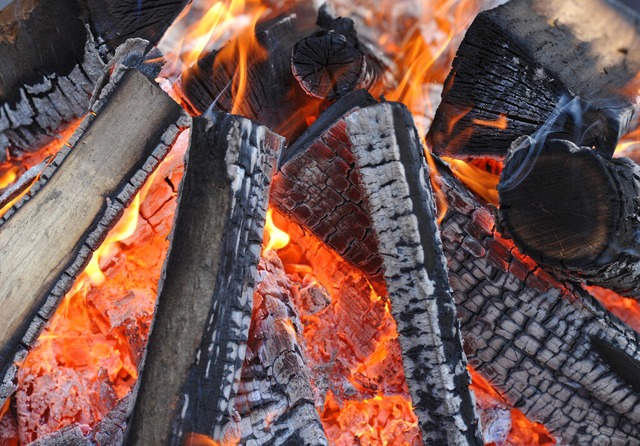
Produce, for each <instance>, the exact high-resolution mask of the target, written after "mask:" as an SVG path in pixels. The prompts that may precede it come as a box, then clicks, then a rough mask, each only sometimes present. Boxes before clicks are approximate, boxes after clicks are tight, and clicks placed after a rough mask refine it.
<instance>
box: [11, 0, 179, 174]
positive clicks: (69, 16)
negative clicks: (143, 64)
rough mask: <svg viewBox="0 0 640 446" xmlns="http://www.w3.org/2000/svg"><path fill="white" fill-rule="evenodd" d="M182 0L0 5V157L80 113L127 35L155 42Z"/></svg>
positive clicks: (29, 145)
mask: <svg viewBox="0 0 640 446" xmlns="http://www.w3.org/2000/svg"><path fill="white" fill-rule="evenodd" d="M186 3H187V1H186V0H162V1H159V2H153V4H146V3H144V4H143V3H142V2H139V1H136V0H108V1H101V0H100V1H99V0H89V1H80V0H61V1H56V2H50V1H46V0H28V1H19V0H14V1H12V2H10V3H9V4H8V5H7V6H6V7H4V9H2V10H0V29H1V30H3V31H2V33H0V34H1V37H0V60H2V64H0V162H2V161H4V160H5V158H6V153H7V151H8V152H9V153H10V155H11V156H13V157H15V156H19V155H20V154H21V153H23V152H25V151H29V150H35V149H37V148H38V147H39V146H41V145H42V144H44V143H47V142H49V141H51V140H52V138H53V136H55V134H56V133H58V130H59V129H61V128H64V126H65V125H67V124H68V123H70V122H72V121H74V120H77V119H80V118H82V117H83V116H84V115H85V113H87V111H88V108H89V99H90V98H91V94H92V91H93V88H94V85H95V83H96V81H97V80H98V78H99V77H100V76H101V74H102V72H103V68H104V65H105V63H106V62H107V61H108V60H109V59H110V58H111V56H113V54H114V52H115V49H116V48H117V47H118V46H119V45H120V44H122V43H123V42H124V41H125V40H126V39H127V38H132V37H136V38H142V39H145V40H147V41H149V42H150V43H151V44H155V43H157V41H158V40H159V39H160V37H161V36H162V34H163V33H164V31H165V30H166V29H167V28H168V27H169V25H170V24H171V22H172V21H173V19H174V18H175V17H176V16H177V15H178V13H179V12H180V10H181V9H182V8H183V7H184V5H185V4H186Z"/></svg>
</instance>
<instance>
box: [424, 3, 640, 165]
mask: <svg viewBox="0 0 640 446" xmlns="http://www.w3.org/2000/svg"><path fill="white" fill-rule="evenodd" d="M616 3H619V2H616ZM638 72H640V18H638V17H637V16H635V17H634V16H633V15H630V14H628V13H626V10H625V9H622V8H618V7H616V5H614V4H613V3H612V2H607V1H606V0H586V1H584V2H579V3H578V2H567V1H564V0H514V1H510V2H508V3H507V4H505V5H502V6H499V7H497V8H495V9H492V10H489V11H485V12H482V13H480V14H479V15H478V16H477V17H476V19H475V20H474V22H473V24H472V25H471V27H470V28H469V30H468V31H467V33H466V36H465V38H464V40H463V41H462V43H461V45H460V48H459V49H458V52H457V55H456V58H455V59H454V61H453V67H452V70H451V73H450V74H449V77H448V78H447V81H446V82H445V89H444V91H443V94H442V103H441V104H440V106H439V107H438V110H437V112H436V115H435V118H434V120H433V124H432V126H431V128H430V130H429V133H428V135H427V141H428V144H429V146H430V147H432V149H433V151H434V152H435V153H437V154H444V155H447V156H457V157H465V156H474V155H482V156H485V155H489V156H500V157H501V156H504V155H506V152H507V150H508V149H509V146H510V144H511V142H512V141H514V140H515V139H516V138H517V137H519V136H522V135H532V134H533V133H534V132H535V131H536V130H537V129H538V128H539V127H540V126H541V125H542V124H543V123H545V121H547V119H548V118H549V117H550V116H551V115H552V114H553V112H554V110H555V109H556V108H558V107H559V106H561V105H562V104H564V103H568V102H570V100H571V99H572V98H580V100H581V102H582V105H581V109H582V110H581V116H578V117H577V119H573V118H570V119H563V120H560V121H564V122H563V124H562V125H561V126H560V128H556V129H555V131H556V132H557V133H558V134H559V135H560V136H562V137H563V139H569V140H571V141H572V142H574V143H576V144H578V145H583V146H588V147H592V146H594V147H596V148H597V149H598V150H601V151H603V152H604V153H607V154H608V155H610V154H612V153H613V150H614V149H615V146H616V143H617V141H618V139H619V138H620V137H621V136H622V134H623V133H624V132H625V130H626V129H627V127H628V125H629V123H630V122H631V120H632V117H633V114H634V112H635V111H636V110H637V107H638V100H637V88H635V89H632V90H635V91H632V92H628V93H625V92H624V91H623V90H624V89H625V87H628V84H629V83H630V82H632V81H633V79H634V77H635V76H636V75H637V73H638ZM562 113H563V114H565V115H570V114H571V110H570V108H564V109H563V110H562Z"/></svg>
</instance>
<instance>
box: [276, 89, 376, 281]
mask: <svg viewBox="0 0 640 446" xmlns="http://www.w3.org/2000/svg"><path fill="white" fill-rule="evenodd" d="M374 103H375V100H374V99H373V98H372V97H371V96H370V95H369V94H367V93H366V92H365V91H364V90H359V91H356V92H353V93H351V94H349V95H347V96H345V97H344V98H342V99H340V100H339V101H337V102H336V103H335V104H333V105H332V106H331V107H330V108H329V109H327V110H326V111H325V112H324V113H323V114H321V115H320V117H319V118H318V119H317V120H316V121H315V122H314V123H313V124H312V125H311V127H309V129H308V130H307V131H306V132H305V133H303V134H302V136H300V138H299V139H298V140H297V141H296V142H295V143H294V144H293V145H292V146H291V147H289V148H288V149H287V151H286V152H285V154H284V156H283V157H282V160H281V165H280V170H279V171H278V173H277V174H276V175H275V177H274V180H273V188H272V191H271V200H272V201H273V203H274V204H275V206H276V207H277V208H278V209H279V210H280V211H281V212H283V213H284V214H285V215H286V216H287V217H289V218H291V219H292V220H293V221H295V222H296V223H299V224H301V225H302V226H304V227H305V228H308V229H309V230H310V231H311V232H313V234H315V235H316V236H317V237H318V238H320V239H322V240H323V241H324V242H325V243H326V244H327V245H329V246H331V247H332V248H333V249H334V250H336V251H337V252H338V253H339V254H340V255H341V256H342V257H344V258H345V259H346V260H347V261H349V262H351V263H352V264H354V265H355V266H357V267H358V268H360V269H361V270H362V271H363V272H364V273H365V274H367V275H368V276H369V278H370V279H371V280H372V282H374V286H376V284H379V283H381V282H382V258H381V257H380V255H379V254H378V252H377V250H376V246H377V241H376V239H375V235H374V234H373V232H372V231H371V230H370V229H369V226H368V223H369V221H370V220H369V217H368V215H367V211H366V209H365V208H364V207H363V206H362V204H363V195H362V191H361V190H360V179H359V173H358V172H357V169H355V160H354V158H353V153H352V145H351V141H350V140H349V138H347V136H346V122H345V120H344V119H345V117H346V116H348V115H349V114H350V113H352V112H353V111H355V110H357V109H359V108H362V107H365V106H367V105H372V104H374ZM377 288H378V287H377Z"/></svg>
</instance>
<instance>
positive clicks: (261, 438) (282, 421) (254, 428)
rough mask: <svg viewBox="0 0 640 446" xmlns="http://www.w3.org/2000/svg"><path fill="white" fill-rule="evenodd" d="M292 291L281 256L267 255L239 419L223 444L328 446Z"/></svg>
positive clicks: (260, 274)
mask: <svg viewBox="0 0 640 446" xmlns="http://www.w3.org/2000/svg"><path fill="white" fill-rule="evenodd" d="M291 288H292V284H291V281H290V280H289V279H288V278H287V276H286V274H285V272H284V268H283V266H282V263H281V262H280V259H279V258H278V256H277V255H276V254H275V253H274V252H273V251H267V252H265V256H264V257H263V258H262V259H261V261H260V264H259V265H258V284H257V287H256V291H255V293H254V298H253V305H254V306H253V314H252V317H251V328H250V330H249V343H248V345H247V357H246V358H245V362H244V365H243V366H242V378H241V381H240V387H239V389H238V395H237V397H236V402H235V414H236V415H235V417H234V418H235V419H233V420H231V421H230V422H229V424H228V425H227V426H225V430H224V439H223V441H222V443H223V444H234V443H239V444H256V445H263V444H269V445H273V446H277V445H286V444H303V445H309V446H312V445H328V443H327V439H326V437H325V434H324V430H323V428H322V422H321V421H320V416H319V414H318V411H317V410H316V407H315V401H314V395H313V389H312V387H311V382H310V377H309V369H308V365H307V363H306V360H305V358H304V354H303V348H302V347H301V346H300V341H299V340H298V338H301V337H302V331H303V329H302V325H301V324H300V320H299V318H298V315H297V313H296V310H295V307H294V306H293V302H292V299H291V292H290V289H291Z"/></svg>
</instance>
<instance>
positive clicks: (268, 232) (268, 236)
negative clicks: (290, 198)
mask: <svg viewBox="0 0 640 446" xmlns="http://www.w3.org/2000/svg"><path fill="white" fill-rule="evenodd" d="M290 240H291V237H289V234H287V233H286V232H284V231H283V230H282V229H280V228H278V227H277V226H276V225H275V224H274V223H273V208H269V209H268V210H267V219H266V223H265V226H264V245H265V248H264V250H263V252H264V251H268V250H269V249H273V250H276V251H277V250H278V249H282V248H284V247H285V246H287V245H288V244H289V241H290Z"/></svg>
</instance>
